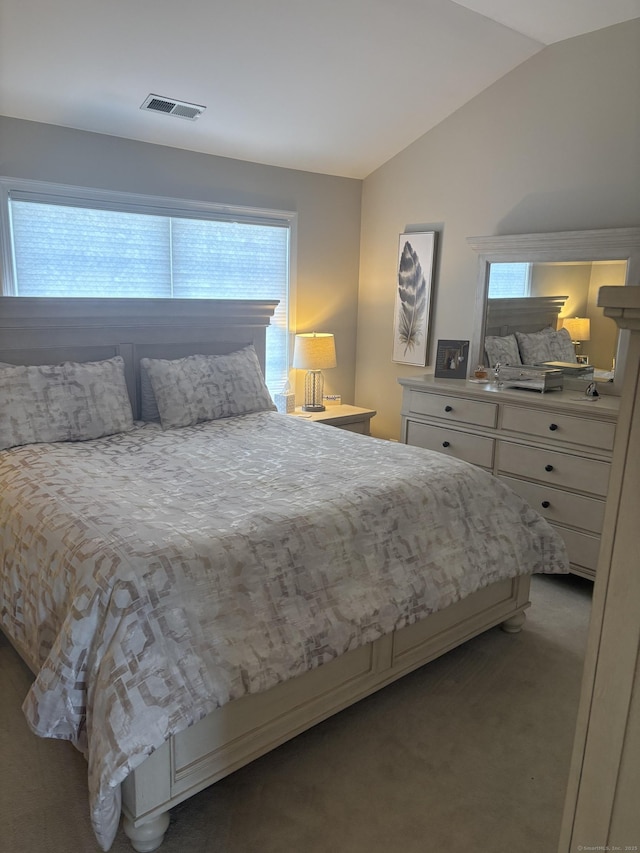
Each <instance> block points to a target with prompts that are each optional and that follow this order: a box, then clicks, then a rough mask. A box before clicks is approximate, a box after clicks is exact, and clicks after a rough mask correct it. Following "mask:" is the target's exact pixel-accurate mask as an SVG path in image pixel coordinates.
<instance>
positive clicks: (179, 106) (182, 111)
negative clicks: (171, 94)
mask: <svg viewBox="0 0 640 853" xmlns="http://www.w3.org/2000/svg"><path fill="white" fill-rule="evenodd" d="M140 109H141V110H150V111H151V112H152V113H164V114H165V115H168V116H176V118H186V119H189V121H195V120H196V119H197V118H198V116H199V115H200V114H201V113H203V112H204V111H205V110H206V107H201V106H199V105H198V104H189V103H187V102H186V101H175V100H173V99H172V98H161V97H160V95H149V96H148V97H147V98H145V100H144V103H143V104H142V106H141V107H140Z"/></svg>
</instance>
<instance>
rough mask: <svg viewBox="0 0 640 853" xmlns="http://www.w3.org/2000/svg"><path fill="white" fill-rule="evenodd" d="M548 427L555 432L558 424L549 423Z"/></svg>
mask: <svg viewBox="0 0 640 853" xmlns="http://www.w3.org/2000/svg"><path fill="white" fill-rule="evenodd" d="M549 429H550V430H551V432H555V431H556V430H557V429H558V424H549Z"/></svg>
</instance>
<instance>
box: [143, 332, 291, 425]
mask: <svg viewBox="0 0 640 853" xmlns="http://www.w3.org/2000/svg"><path fill="white" fill-rule="evenodd" d="M140 365H141V368H143V369H144V370H147V371H148V373H149V378H150V380H151V386H152V388H153V394H154V396H155V398H156V403H157V406H158V411H159V413H160V422H161V424H162V428H163V429H171V428H172V427H181V426H192V425H193V424H197V423H201V422H202V421H213V420H218V419H219V418H230V417H234V416H235V415H245V414H248V413H249V412H261V411H276V407H275V405H274V403H273V400H272V399H271V395H270V394H269V391H268V389H267V386H266V385H265V381H264V376H263V375H262V370H261V369H260V362H259V361H258V356H257V354H256V351H255V349H254V347H253V345H252V344H250V345H249V346H247V347H244V348H243V349H241V350H236V352H232V353H229V354H228V355H189V356H186V357H185V358H178V359H175V360H170V361H169V360H167V359H155V358H143V359H142V360H141V361H140Z"/></svg>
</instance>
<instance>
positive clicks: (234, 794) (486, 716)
mask: <svg viewBox="0 0 640 853" xmlns="http://www.w3.org/2000/svg"><path fill="white" fill-rule="evenodd" d="M591 589H592V587H591V584H589V582H587V581H583V580H581V579H580V578H577V577H573V576H569V577H557V578H546V577H536V578H534V584H533V590H532V601H533V606H532V608H531V610H530V611H529V615H528V619H527V623H526V625H525V628H524V630H523V631H522V633H520V634H518V635H515V636H512V635H508V634H505V633H504V632H502V631H501V630H499V629H494V630H492V631H488V632H487V633H485V634H484V635H482V636H481V637H478V638H476V639H475V640H473V641H471V642H469V643H467V644H466V645H465V646H464V647H462V648H460V649H456V650H454V651H453V652H450V653H449V654H447V655H445V656H444V657H443V658H441V659H439V660H437V661H434V662H433V663H431V664H429V665H428V666H426V667H423V669H422V670H420V671H418V672H416V673H413V674H412V675H410V676H407V677H406V678H405V679H403V680H402V681H400V682H398V683H397V684H394V685H392V686H390V687H387V688H386V689H385V690H383V691H382V692H380V693H379V694H377V695H376V696H373V697H370V698H369V699H366V700H364V701H363V702H361V703H359V704H358V705H357V706H355V707H353V708H350V709H347V710H346V711H343V712H342V713H341V714H339V715H337V716H336V717H334V718H333V719H331V720H328V721H327V722H325V723H323V724H321V725H320V726H317V727H316V728H315V729H313V730H311V731H309V732H307V733H305V734H303V735H300V736H299V737H298V738H296V739H295V740H293V741H291V742H290V743H288V744H285V745H284V746H282V747H280V748H279V749H278V750H276V751H275V752H273V753H271V754H270V755H268V756H265V757H264V758H262V759H260V760H259V761H256V762H254V763H253V764H252V765H250V766H249V767H246V768H244V769H242V770H239V771H238V772H236V773H235V774H233V775H232V776H230V777H228V778H227V779H224V780H222V781H221V782H219V783H218V784H216V785H215V786H213V787H211V788H209V789H208V790H206V791H203V792H202V793H200V794H198V795H197V796H196V797H194V798H192V799H191V800H190V801H188V802H187V803H184V804H183V805H182V806H179V807H178V808H176V809H175V810H174V812H173V813H172V820H171V825H170V827H169V830H168V832H167V836H166V840H165V842H164V845H163V846H162V848H161V850H162V851H164V853H365V851H366V853H383V851H384V853H395V851H402V853H430V851H439V853H471V851H482V853H520V851H522V853H525V851H526V853H555V850H556V847H557V838H558V834H559V828H560V820H561V815H562V807H563V798H564V789H565V784H566V776H567V772H568V766H569V758H570V754H571V746H572V738H573V729H574V723H575V716H576V710H577V704H578V697H579V689H580V679H581V670H582V660H583V654H584V648H585V644H586V634H587V627H588V619H589V610H590V603H591ZM0 636H1V635H0ZM29 683H30V674H29V672H28V670H27V669H26V667H25V666H24V665H23V664H22V662H21V661H20V660H19V658H18V657H17V655H16V654H15V652H14V651H13V649H12V648H11V647H10V646H9V645H8V643H7V641H6V640H5V639H4V638H3V637H2V638H1V639H0V687H1V691H0V760H1V764H2V774H1V781H0V822H1V825H0V850H1V851H3V853H96V851H98V849H99V848H98V846H97V844H96V843H95V840H94V838H93V835H92V831H91V827H90V825H89V820H88V806H87V797H86V790H85V787H84V786H85V774H86V768H85V765H84V760H83V758H82V757H81V756H80V755H79V754H78V753H77V752H76V751H75V750H74V749H73V747H72V746H70V745H69V744H67V743H61V742H54V741H45V740H40V739H39V738H36V737H35V736H33V735H32V734H31V733H30V732H29V730H28V729H27V726H26V723H25V722H24V718H23V716H22V713H21V711H20V704H21V701H22V699H23V697H24V695H25V693H26V691H27V689H28V687H29ZM111 849H112V851H113V853H123V851H131V849H132V848H131V847H130V845H129V842H128V840H127V838H126V837H125V835H124V833H123V832H122V830H120V832H119V833H118V836H117V838H116V841H115V843H114V845H113V847H112V848H111Z"/></svg>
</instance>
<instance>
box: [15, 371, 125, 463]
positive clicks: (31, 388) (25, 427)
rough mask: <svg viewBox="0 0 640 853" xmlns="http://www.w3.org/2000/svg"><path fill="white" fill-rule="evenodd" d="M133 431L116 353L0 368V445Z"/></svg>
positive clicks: (97, 436) (86, 438)
mask: <svg viewBox="0 0 640 853" xmlns="http://www.w3.org/2000/svg"><path fill="white" fill-rule="evenodd" d="M130 429H133V413H132V411H131V401H130V400H129V394H128V392H127V383H126V380H125V375H124V361H123V360H122V358H121V357H120V356H115V357H114V358H110V359H105V360H104V361H88V362H70V361H68V362H64V363H63V364H41V365H28V366H27V365H12V366H8V367H0V449H2V450H5V449H6V448H9V447H17V446H19V445H24V444H39V443H43V442H54V441H87V440H89V439H92V438H100V437H101V436H103V435H112V434H114V433H118V432H126V431H128V430H130Z"/></svg>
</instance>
